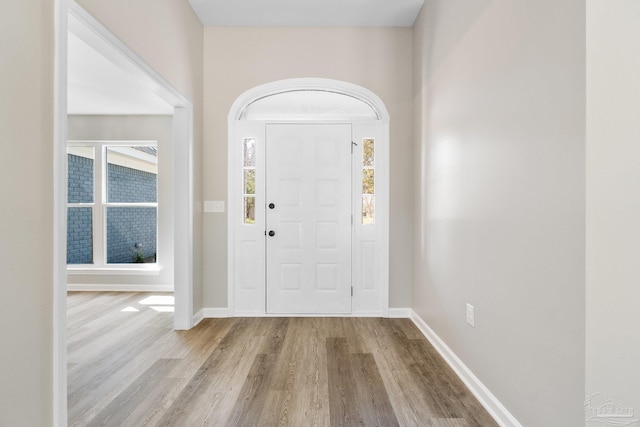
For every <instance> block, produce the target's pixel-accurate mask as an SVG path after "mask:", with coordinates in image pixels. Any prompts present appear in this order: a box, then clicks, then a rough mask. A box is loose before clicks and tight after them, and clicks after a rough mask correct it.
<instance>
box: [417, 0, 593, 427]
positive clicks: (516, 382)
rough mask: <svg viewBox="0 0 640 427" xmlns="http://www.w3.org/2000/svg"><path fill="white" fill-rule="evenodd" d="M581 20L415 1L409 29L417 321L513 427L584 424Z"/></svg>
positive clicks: (478, 4) (490, 4)
mask: <svg viewBox="0 0 640 427" xmlns="http://www.w3.org/2000/svg"><path fill="white" fill-rule="evenodd" d="M585 13H586V12H585V4H584V2H582V1H580V0H567V1H563V2H557V1H551V0H540V1H535V2H513V1H508V0H481V1H475V2H468V1H464V0H427V1H426V2H425V6H424V7H423V10H422V11H421V14H420V16H419V18H418V20H417V22H416V24H415V27H414V113H415V119H414V123H415V146H414V149H415V151H414V158H415V166H414V170H415V214H414V218H415V223H414V234H415V240H414V260H413V265H414V281H413V309H414V311H415V312H416V313H417V314H418V315H419V316H420V317H421V318H422V319H423V320H424V321H426V323H427V324H428V325H429V326H430V327H431V328H432V329H433V330H434V331H435V332H436V334H437V335H438V336H439V337H440V338H442V339H443V341H444V342H445V343H446V344H447V345H448V346H449V348H451V349H452V350H453V352H454V353H455V354H456V355H457V356H458V357H459V358H460V359H461V360H462V362H463V363H464V364H465V365H466V366H467V367H468V368H470V370H471V371H472V372H473V373H474V374H475V375H476V376H477V377H478V378H479V380H480V381H481V382H482V383H483V384H484V385H485V386H486V387H487V388H488V389H489V390H490V391H491V392H492V393H493V395H494V396H495V397H496V398H497V399H498V400H499V401H500V402H501V403H502V404H503V405H504V406H505V407H506V408H507V410H508V411H509V412H510V413H511V414H512V415H513V416H514V417H515V418H516V419H517V420H518V421H519V422H520V423H521V424H522V425H524V426H558V427H571V426H583V425H584V420H585V418H584V407H583V402H584V390H585V385H584V383H585V379H584V369H585V367H584V347H585V330H584V323H585V287H584V282H585V246H584V242H585V108H586V101H585ZM467 303H470V304H472V305H473V306H474V307H475V327H471V326H469V325H468V324H466V321H465V311H466V310H465V307H466V304H467Z"/></svg>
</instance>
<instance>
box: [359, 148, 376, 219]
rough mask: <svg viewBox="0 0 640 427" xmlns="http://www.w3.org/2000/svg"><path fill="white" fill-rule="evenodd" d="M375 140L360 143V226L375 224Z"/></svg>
mask: <svg viewBox="0 0 640 427" xmlns="http://www.w3.org/2000/svg"><path fill="white" fill-rule="evenodd" d="M375 184H376V170H375V140H374V139H372V138H366V139H364V140H363V141H362V224H364V225H372V224H375V215H376V195H375V194H376V191H375V190H376V188H375Z"/></svg>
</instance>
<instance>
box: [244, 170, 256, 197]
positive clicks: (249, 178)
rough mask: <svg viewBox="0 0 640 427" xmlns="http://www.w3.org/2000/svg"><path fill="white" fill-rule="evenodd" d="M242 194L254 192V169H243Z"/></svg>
mask: <svg viewBox="0 0 640 427" xmlns="http://www.w3.org/2000/svg"><path fill="white" fill-rule="evenodd" d="M244 194H256V170H255V169H245V170H244Z"/></svg>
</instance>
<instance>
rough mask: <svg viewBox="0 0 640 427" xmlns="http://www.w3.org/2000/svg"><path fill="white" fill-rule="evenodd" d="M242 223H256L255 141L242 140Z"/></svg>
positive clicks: (250, 139) (251, 139)
mask: <svg viewBox="0 0 640 427" xmlns="http://www.w3.org/2000/svg"><path fill="white" fill-rule="evenodd" d="M242 145H243V168H242V173H243V179H242V186H243V190H242V193H243V197H242V203H243V215H244V216H243V222H244V223H245V224H254V223H255V222H256V140H255V139H254V138H245V139H244V140H243V144H242Z"/></svg>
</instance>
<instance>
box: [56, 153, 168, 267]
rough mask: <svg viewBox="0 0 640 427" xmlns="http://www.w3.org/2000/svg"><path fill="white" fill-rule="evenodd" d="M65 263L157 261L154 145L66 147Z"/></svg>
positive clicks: (99, 264)
mask: <svg viewBox="0 0 640 427" xmlns="http://www.w3.org/2000/svg"><path fill="white" fill-rule="evenodd" d="M67 155H68V205H67V213H68V215H67V264H70V265H72V264H73V265H77V264H80V265H92V266H93V267H104V266H113V265H122V264H137V263H155V262H156V257H157V234H158V233H157V223H158V195H157V194H158V192H157V186H158V179H157V175H158V170H157V169H158V167H157V163H158V162H157V146H156V145H136V144H131V142H127V143H118V142H96V143H92V142H83V143H75V142H74V143H69V147H68V149H67Z"/></svg>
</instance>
